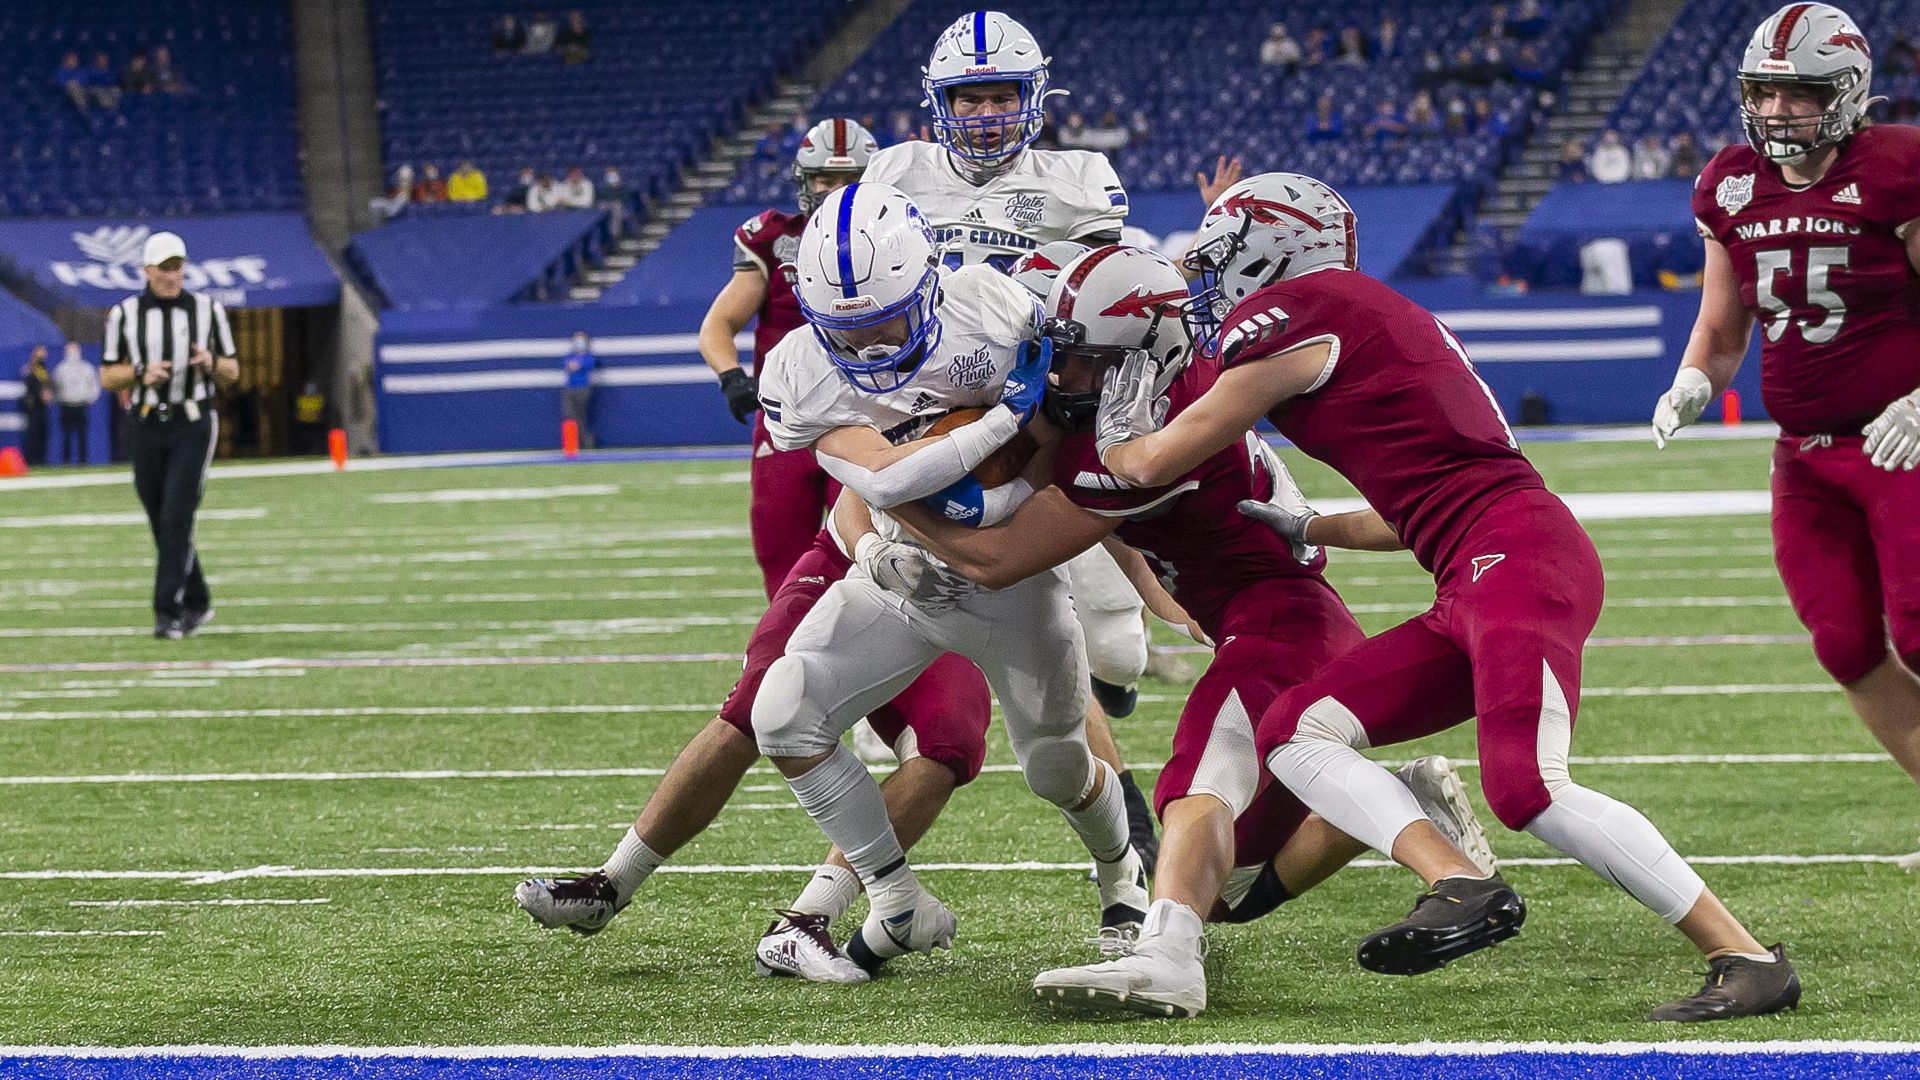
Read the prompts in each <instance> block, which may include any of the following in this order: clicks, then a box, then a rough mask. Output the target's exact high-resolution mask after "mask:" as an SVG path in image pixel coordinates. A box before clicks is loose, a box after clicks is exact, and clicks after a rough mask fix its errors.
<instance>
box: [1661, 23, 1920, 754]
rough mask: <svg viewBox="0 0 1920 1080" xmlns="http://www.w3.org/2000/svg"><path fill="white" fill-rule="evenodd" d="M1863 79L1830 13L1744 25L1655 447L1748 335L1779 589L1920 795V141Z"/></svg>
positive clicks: (1701, 191) (1701, 192) (1698, 195)
mask: <svg viewBox="0 0 1920 1080" xmlns="http://www.w3.org/2000/svg"><path fill="white" fill-rule="evenodd" d="M1872 77H1873V59H1872V56H1871V55H1870V54H1869V53H1868V51H1867V42H1866V39H1865V38H1863V37H1861V35H1860V31H1859V29H1858V28H1857V27H1855V26H1854V24H1853V21H1852V20H1851V19H1849V18H1848V17H1847V16H1846V13H1844V12H1842V11H1840V10H1839V9H1837V8H1833V7H1829V6H1827V5H1825V4H1789V5H1787V6H1786V7H1784V8H1782V9H1780V10H1779V11H1778V12H1775V13H1774V14H1773V15H1772V16H1771V17H1769V18H1768V19H1767V20H1766V21H1765V22H1763V23H1761V24H1760V27H1759V29H1758V30H1756V31H1754V35H1753V39H1752V40H1751V41H1750V42H1749V43H1748V45H1747V51H1746V55H1745V58H1744V59H1743V60H1742V62H1741V64H1740V94H1741V97H1740V115H1741V119H1742V120H1743V121H1744V122H1745V126H1746V130H1747V142H1748V145H1745V146H1729V147H1727V148H1726V149H1725V150H1722V151H1720V153H1719V154H1717V155H1715V156H1714V159H1713V160H1712V161H1711V162H1709V163H1708V165H1707V167H1706V169H1704V170H1703V171H1702V172H1701V173H1700V180H1699V183H1697V184H1696V185H1695V186H1694V191H1693V213H1694V217H1695V218H1696V219H1698V221H1699V224H1700V234H1701V236H1703V237H1704V238H1705V242H1706V248H1707V261H1706V270H1705V273H1704V275H1703V280H1702V287H1701V295H1700V316H1699V319H1698V320H1697V321H1696V322H1695V323H1694V327H1693V335H1692V337H1690V338H1689V339H1688V341H1687V349H1686V353H1685V355H1684V356H1682V357H1681V360H1680V371H1679V373H1678V374H1677V375H1676V376H1675V378H1674V381H1673V388H1672V389H1670V390H1668V391H1667V393H1666V394H1664V395H1663V396H1662V397H1661V398H1660V401H1659V402H1658V404H1657V406H1656V409H1655V412H1654V417H1653V437H1654V441H1655V443H1657V444H1659V445H1661V446H1664V445H1665V444H1666V440H1667V439H1669V438H1671V437H1672V436H1673V434H1674V432H1675V431H1677V430H1678V429H1679V428H1681V427H1683V426H1685V425H1687V424H1689V423H1692V422H1693V421H1694V420H1695V419H1697V418H1698V417H1699V415H1700V411H1701V409H1703V408H1704V407H1705V406H1706V404H1707V402H1708V401H1709V400H1711V399H1712V397H1713V396H1714V395H1715V394H1717V393H1719V392H1720V391H1722V390H1725V389H1726V386H1727V384H1728V383H1729V382H1731V381H1732V379H1733V375H1734V372H1735V371H1737V370H1738V369H1739V367H1740V363H1741V361H1742V360H1744V359H1745V358H1746V353H1747V345H1748V342H1749V341H1750V340H1751V339H1752V337H1753V327H1754V324H1755V323H1756V322H1758V323H1759V325H1760V328H1761V331H1762V335H1763V336H1762V339H1761V343H1760V385H1761V393H1762V397H1763V398H1764V400H1765V402H1766V406H1767V412H1768V414H1769V415H1770V416H1771V417H1772V418H1773V420H1774V422H1775V423H1777V424H1779V425H1780V431H1781V435H1780V439H1779V441H1778V442H1777V443H1775V444H1774V449H1773V480H1772V486H1773V548H1774V559H1775V561H1776V562H1777V563H1778V564H1779V567H1780V577H1781V579H1782V581H1784V582H1785V584H1786V589H1787V596H1788V598H1789V599H1790V600H1792V602H1793V609H1794V611H1795V613H1797V614H1798V615H1799V616H1800V621H1801V622H1803V623H1805V624H1806V627H1807V629H1808V630H1809V631H1810V632H1811V633H1812V635H1813V652H1814V655H1815V656H1816V657H1817V658H1818V659H1819V661H1820V665H1821V666H1822V667H1823V668H1825V669H1826V671H1827V673H1828V674H1829V675H1831V676H1832V677H1833V678H1834V680H1835V681H1836V682H1838V683H1839V684H1840V686H1841V688H1842V689H1843V690H1844V691H1845V693H1846V695H1847V700H1848V701H1849V703H1851V704H1852V706H1853V709H1854V711H1855V712H1856V713H1858V714H1859V715H1860V719H1861V720H1863V721H1864V722H1865V723H1866V726H1867V730H1869V731H1871V732H1873V735H1874V737H1875V738H1877V739H1879V740H1880V743H1881V745H1883V746H1885V747H1886V748H1887V750H1888V752H1889V753H1891V754H1892V755H1893V758H1894V760H1895V761H1897V762H1899V763H1900V765H1901V767H1902V768H1904V769H1906V771H1907V773H1908V775H1910V776H1912V777H1913V778H1914V779H1915V780H1916V781H1920V681H1916V679H1915V673H1916V672H1920V514H1916V513H1915V512H1914V511H1915V508H1916V507H1920V472H1916V471H1915V466H1916V465H1920V389H1916V387H1920V128H1913V127H1904V126H1897V125H1887V126H1872V125H1870V124H1869V123H1868V122H1867V118H1866V105H1867V101H1868V87H1869V84H1870V81H1871V79H1872ZM1889 637H1891V639H1892V645H1893V647H1892V648H1891V649H1889V648H1888V639H1889Z"/></svg>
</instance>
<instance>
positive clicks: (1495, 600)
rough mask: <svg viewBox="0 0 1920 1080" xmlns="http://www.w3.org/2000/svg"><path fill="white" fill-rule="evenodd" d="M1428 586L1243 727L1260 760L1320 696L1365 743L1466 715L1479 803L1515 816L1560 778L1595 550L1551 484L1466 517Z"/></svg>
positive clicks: (1594, 594)
mask: <svg viewBox="0 0 1920 1080" xmlns="http://www.w3.org/2000/svg"><path fill="white" fill-rule="evenodd" d="M1435 584H1436V586H1437V590H1436V597H1435V600H1434V604H1433V607H1431V608H1429V609H1428V610H1427V611H1426V612H1424V613H1422V614H1420V615H1417V616H1415V617H1414V618H1412V619H1409V620H1408V621H1406V622H1404V623H1401V624H1400V625H1399V626H1396V627H1394V628H1393V629H1391V630H1388V631H1387V632H1385V633H1383V634H1380V635H1379V636H1377V637H1373V638H1370V639H1368V640H1367V641H1366V642H1365V643H1364V644H1362V645H1360V646H1359V647H1357V648H1355V649H1352V650H1351V651H1349V652H1347V653H1346V654H1345V655H1343V656H1341V657H1340V658H1339V659H1337V660H1335V661H1334V662H1333V663H1331V664H1329V665H1327V666H1326V667H1325V668H1323V669H1322V670H1321V671H1320V672H1319V673H1318V674H1317V675H1315V676H1314V677H1313V678H1311V679H1308V680H1307V681H1306V682H1304V683H1302V684H1301V685H1299V686H1296V687H1294V688H1293V689H1292V690H1289V691H1287V693H1286V694H1284V695H1282V696H1281V698H1280V700H1279V701H1277V702H1275V703H1274V705H1273V707H1272V708H1270V709H1268V710H1267V713H1266V715H1265V716H1264V717H1263V718H1262V719H1261V721H1260V727H1259V731H1258V733H1257V741H1258V744H1259V750H1260V757H1261V760H1262V761H1265V760H1266V759H1267V758H1268V757H1269V756H1271V755H1272V753H1273V751H1274V749H1275V748H1277V747H1278V746H1280V744H1282V743H1284V742H1287V741H1288V740H1290V739H1292V738H1293V736H1294V733H1295V731H1296V730H1297V729H1298V727H1299V725H1300V717H1301V714H1302V713H1304V712H1306V711H1307V710H1308V709H1309V708H1311V707H1312V706H1314V705H1315V704H1316V703H1318V702H1320V701H1322V700H1324V699H1327V698H1332V699H1333V700H1334V701H1336V702H1338V703H1339V704H1340V705H1341V706H1344V707H1345V708H1346V709H1347V710H1349V711H1351V712H1352V713H1353V715H1354V717H1355V718H1356V719H1358V721H1359V723H1360V726H1361V728H1362V729H1363V730H1364V731H1365V732H1366V736H1367V741H1368V744H1369V745H1372V746H1387V745H1390V744H1393V743H1399V742H1405V741H1407V740H1409V739H1417V738H1419V737H1421V736H1423V735H1431V734H1433V733H1435V732H1438V731H1444V730H1446V729H1448V728H1451V727H1453V726H1455V725H1456V724H1460V723H1463V722H1465V721H1466V720H1468V719H1470V718H1472V717H1474V716H1476V715H1477V716H1478V717H1479V718H1480V722H1479V753H1480V783H1481V787H1482V790H1483V791H1484V792H1485V794H1486V797H1487V803H1488V805H1489V806H1491V807H1492V808H1493V812H1494V814H1495V816H1497V817H1498V818H1499V819H1500V821H1501V823H1502V824H1504V825H1506V826H1507V827H1508V828H1511V829H1520V828H1524V827H1525V826H1526V824H1527V823H1528V822H1530V821H1532V820H1533V818H1534V816H1535V815H1536V814H1538V813H1540V812H1541V811H1542V810H1545V809H1546V808H1547V805H1548V804H1549V802H1550V801H1551V798H1550V796H1549V794H1548V788H1547V781H1548V779H1557V780H1562V781H1564V780H1565V779H1566V776H1565V769H1566V747H1567V741H1568V739H1569V737H1570V736H1571V733H1572V728H1573V721H1574V717H1575V715H1576V713H1577V712H1578V709H1579V704H1580V651H1581V649H1582V647H1583V646H1584V645H1585V643H1586V640H1587V635H1588V634H1590V633H1592V631H1593V626H1594V623H1595V622H1597V621H1598V620H1599V617H1600V604H1601V598H1602V596H1603V595H1604V582H1603V580H1602V577H1601V571H1600V556H1599V554H1598V553H1597V552H1596V551H1595V550H1594V548H1593V541H1592V540H1591V539H1590V538H1589V537H1588V536H1587V533H1586V530H1585V529H1582V528H1581V527H1580V523H1579V522H1577V521H1575V520H1574V517H1573V514H1572V512H1571V511H1569V510H1568V509H1567V507H1566V504H1565V503H1563V502H1561V501H1560V499H1559V498H1558V497H1557V496H1555V495H1554V494H1552V493H1551V492H1548V491H1543V490H1527V491H1517V492H1514V493H1513V494H1511V495H1507V496H1505V497H1504V498H1502V499H1500V500H1499V501H1497V502H1495V503H1493V504H1492V505H1490V506H1488V507H1487V508H1486V509H1485V510H1483V511H1482V512H1481V514H1480V516H1479V518H1478V519H1477V520H1476V521H1475V522H1474V523H1473V524H1472V525H1470V526H1468V528H1467V531H1466V532H1465V533H1464V534H1463V535H1462V537H1461V539H1460V541H1459V542H1458V543H1457V544H1456V545H1455V547H1454V550H1453V553H1452V554H1451V555H1450V556H1449V557H1448V558H1447V560H1446V561H1445V562H1444V563H1443V564H1442V565H1441V566H1440V567H1439V570H1438V573H1437V574H1435ZM1543 772H1544V773H1546V774H1547V775H1545V776H1543Z"/></svg>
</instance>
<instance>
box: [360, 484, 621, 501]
mask: <svg viewBox="0 0 1920 1080" xmlns="http://www.w3.org/2000/svg"><path fill="white" fill-rule="evenodd" d="M619 493H620V488H619V486H618V485H617V484H555V485H553V486H552V487H497V488H428V489H426V490H424V491H393V492H386V493H383V494H379V495H369V496H368V497H367V501H368V502H375V503H401V504H404V505H409V506H411V505H413V504H415V503H465V502H527V501H530V500H533V499H569V498H591V497H595V496H604V495H618V494H619Z"/></svg>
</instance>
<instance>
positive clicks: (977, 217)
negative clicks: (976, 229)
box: [960, 206, 987, 225]
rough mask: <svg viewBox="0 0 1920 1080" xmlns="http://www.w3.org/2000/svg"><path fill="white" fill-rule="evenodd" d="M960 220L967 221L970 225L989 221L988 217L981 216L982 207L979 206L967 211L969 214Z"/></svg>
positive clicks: (983, 223)
mask: <svg viewBox="0 0 1920 1080" xmlns="http://www.w3.org/2000/svg"><path fill="white" fill-rule="evenodd" d="M960 220H961V221H964V222H966V223H967V224H969V225H985V224H986V223H987V219H986V218H985V217H983V216H981V214H980V208H979V207H977V206H976V207H974V208H973V209H971V210H969V211H967V216H966V217H963V218H961V219H960Z"/></svg>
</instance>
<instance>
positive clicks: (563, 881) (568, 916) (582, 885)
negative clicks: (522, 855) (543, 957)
mask: <svg viewBox="0 0 1920 1080" xmlns="http://www.w3.org/2000/svg"><path fill="white" fill-rule="evenodd" d="M513 902H514V903H516V904H519V905H520V910H522V911H524V912H526V913H527V914H529V915H531V916H533V921H534V922H537V923H539V924H540V925H541V926H544V927H546V928H547V929H548V930H558V929H560V928H561V927H563V926H564V927H566V928H567V929H568V930H571V931H573V932H574V933H576V934H579V935H580V936H581V937H592V936H593V935H595V934H597V933H599V932H600V931H602V930H605V929H606V928H607V924H608V923H610V922H612V921H613V917H614V916H615V915H618V914H620V909H621V908H623V907H626V906H627V905H626V901H624V900H621V899H620V892H619V890H617V889H615V888H614V887H613V882H612V881H611V880H609V879H608V877H607V875H606V873H605V871H601V870H595V871H593V872H592V873H589V874H581V875H579V876H578V877H569V878H528V879H527V880H525V881H523V882H521V883H520V884H519V886H518V887H516V888H515V889H514V890H513Z"/></svg>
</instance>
